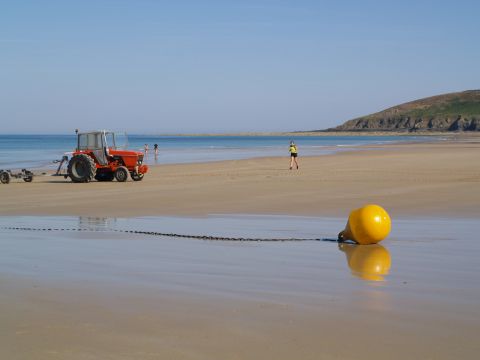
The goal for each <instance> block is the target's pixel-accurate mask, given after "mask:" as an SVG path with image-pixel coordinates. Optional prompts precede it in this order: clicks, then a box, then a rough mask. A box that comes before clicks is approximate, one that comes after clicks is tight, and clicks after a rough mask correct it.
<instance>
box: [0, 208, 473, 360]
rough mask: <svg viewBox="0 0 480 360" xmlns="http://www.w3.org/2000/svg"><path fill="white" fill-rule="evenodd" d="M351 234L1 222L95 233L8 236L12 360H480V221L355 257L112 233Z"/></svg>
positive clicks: (4, 319)
mask: <svg viewBox="0 0 480 360" xmlns="http://www.w3.org/2000/svg"><path fill="white" fill-rule="evenodd" d="M343 222H344V219H318V218H301V217H300V218H297V217H275V216H271V217H248V216H242V217H238V216H232V217H228V216H223V217H213V218H212V217H210V218H206V219H187V218H141V219H131V218H130V219H108V218H102V219H93V218H61V217H55V218H46V217H45V218H42V217H35V218H28V217H14V218H5V217H2V218H0V225H1V226H4V225H10V226H25V225H27V224H29V225H30V226H32V227H42V226H43V227H51V228H54V227H60V228H61V227H72V226H77V227H78V228H83V229H90V230H96V231H82V232H78V231H77V232H61V231H59V232H43V231H29V232H27V231H25V232H22V231H13V230H1V237H0V246H1V249H2V252H1V253H0V274H1V275H0V286H1V292H0V309H1V311H0V323H1V325H0V357H1V358H5V359H32V358H35V359H56V358H58V359H132V358H133V359H292V358H295V359H335V358H341V359H380V358H382V359H383V358H389V359H405V358H415V359H420V358H422V359H423V358H431V359H452V358H474V357H476V354H477V353H478V351H479V350H480V345H479V344H478V341H477V334H478V331H479V330H480V315H479V314H480V312H479V302H478V299H479V298H480V286H479V280H478V272H479V270H480V264H479V262H478V253H479V251H480V245H479V243H478V241H476V239H475V238H472V237H470V236H469V235H470V234H471V233H472V232H473V231H475V229H476V228H478V225H480V223H479V221H478V220H450V221H443V220H424V219H417V220H397V222H396V224H395V225H396V226H395V227H394V230H393V232H392V235H391V237H390V238H389V239H387V240H386V241H384V242H383V243H382V245H381V246H380V245H378V246H377V247H375V246H373V247H371V246H360V247H359V246H353V245H350V246H351V248H349V249H345V248H343V249H341V248H340V246H338V244H336V243H331V242H279V243H232V242H225V241H201V240H189V239H172V238H164V237H154V236H145V235H132V234H123V233H114V232H111V231H109V229H139V228H141V229H147V230H162V229H165V230H167V231H172V232H178V231H181V230H182V229H183V230H185V229H186V228H188V229H189V230H190V231H193V232H197V233H198V232H200V233H202V232H204V231H205V230H206V229H208V228H210V229H213V231H215V232H217V233H219V234H226V233H230V234H232V232H235V233H236V234H239V235H242V236H248V235H249V234H252V233H257V234H258V233H260V234H270V235H271V236H272V237H282V236H291V235H292V234H295V235H297V236H302V237H310V236H311V235H312V234H317V235H319V236H325V235H328V234H331V233H335V232H336V231H337V230H338V228H339V227H341V226H342V224H343ZM242 229H243V230H242ZM427 230H428V231H427ZM413 234H415V235H413Z"/></svg>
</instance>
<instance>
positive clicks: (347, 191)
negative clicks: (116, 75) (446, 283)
mask: <svg viewBox="0 0 480 360" xmlns="http://www.w3.org/2000/svg"><path fill="white" fill-rule="evenodd" d="M479 140H480V139H479V138H478V137H463V138H462V137H461V138H459V139H458V140H447V141H442V142H431V143H415V144H396V145H383V146H376V147H374V148H373V147H366V148H361V149H360V151H358V150H356V151H348V152H343V153H337V154H334V155H327V156H319V157H300V169H299V170H298V171H296V170H292V171H290V170H289V169H288V161H289V159H288V158H259V159H251V160H238V161H223V162H212V163H203V164H180V165H160V166H156V167H152V168H151V171H150V172H149V173H148V174H147V175H146V176H145V178H144V180H143V181H142V182H138V183H136V182H133V181H129V182H128V183H117V182H113V183H99V182H92V183H88V184H73V183H71V181H70V180H69V179H68V180H64V179H63V177H60V178H55V177H51V176H39V177H36V178H35V179H34V181H33V182H32V183H30V184H25V183H23V182H22V181H12V183H10V184H9V185H8V186H0V193H1V197H2V206H1V208H0V215H90V216H110V217H112V216H123V217H129V216H145V215H184V216H206V215H208V214H226V213H231V214H285V215H315V216H343V217H346V216H348V214H349V212H350V210H352V209H354V208H356V207H359V206H362V205H364V204H366V203H378V204H381V205H382V206H383V207H385V208H386V209H388V211H390V212H391V213H392V215H393V216H416V215H425V216H433V215H443V216H462V217H478V216H479V215H480V206H479V204H480V192H478V191H477V187H478V181H479V179H480V164H479V163H478V159H477V157H478V152H479V150H480V141H479Z"/></svg>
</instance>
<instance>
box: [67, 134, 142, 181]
mask: <svg viewBox="0 0 480 360" xmlns="http://www.w3.org/2000/svg"><path fill="white" fill-rule="evenodd" d="M76 133H77V148H76V150H75V152H73V154H72V157H71V158H70V161H69V162H68V168H67V175H65V176H66V177H67V176H68V177H70V179H72V181H73V182H76V183H81V182H89V181H92V180H93V179H96V180H98V181H112V180H113V179H114V178H115V179H116V180H117V181H120V182H124V181H127V179H128V174H130V176H131V178H132V180H134V181H140V180H142V179H143V176H144V175H145V174H146V173H147V171H148V166H147V165H144V164H143V153H142V152H139V151H132V150H122V149H120V146H119V144H117V143H116V140H117V137H118V136H119V134H115V133H113V132H109V131H105V130H100V131H93V132H87V133H79V132H78V130H76ZM62 162H63V161H62ZM60 167H61V164H60V166H59V169H60ZM57 173H58V171H57Z"/></svg>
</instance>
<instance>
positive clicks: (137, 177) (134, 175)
mask: <svg viewBox="0 0 480 360" xmlns="http://www.w3.org/2000/svg"><path fill="white" fill-rule="evenodd" d="M130 176H131V178H132V180H133V181H142V180H143V177H144V176H145V174H140V173H137V172H131V173H130Z"/></svg>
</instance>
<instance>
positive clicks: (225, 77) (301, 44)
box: [0, 0, 480, 133]
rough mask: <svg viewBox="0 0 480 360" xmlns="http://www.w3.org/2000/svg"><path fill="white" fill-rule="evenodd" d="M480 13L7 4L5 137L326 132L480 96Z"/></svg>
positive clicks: (111, 2) (473, 5) (2, 64)
mask: <svg viewBox="0 0 480 360" xmlns="http://www.w3.org/2000/svg"><path fill="white" fill-rule="evenodd" d="M479 4H480V2H478V1H462V0H459V1H422V0H419V1H388V0H384V1H371V0H364V1H353V0H352V1H341V0H339V1H309V0H303V1H302V0H298V1H287V0H285V1H282V0H277V1H273V0H255V1H254V0H237V1H233V0H204V1H202V0H197V1H194V0H176V1H161V0H135V1H134V0H95V1H93V0H91V1H90V0H77V1H76V0H61V1H60V0H57V1H52V0H35V1H24V0H15V1H13V0H12V1H5V0H0V123H1V127H0V133H70V132H72V131H73V129H75V128H82V129H96V128H110V129H117V130H126V131H128V132H130V133H192V132H202V133H203V132H238V131H290V130H312V129H323V128H327V127H331V126H335V125H337V124H340V123H342V122H344V121H346V120H349V119H351V118H353V117H357V116H361V115H365V114H368V113H371V112H375V111H379V110H382V109H384V108H386V107H389V106H392V105H396V104H399V103H402V102H405V101H410V100H414V99H417V98H421V97H426V96H431V95H436V94H441V93H446V92H452V91H461V90H466V89H478V88H480V46H479V43H480V42H479V39H478V38H479V34H480V22H479V21H478V14H480V5H479Z"/></svg>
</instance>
